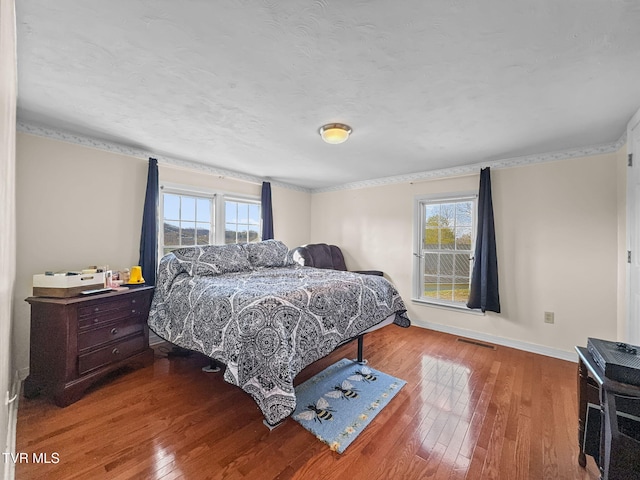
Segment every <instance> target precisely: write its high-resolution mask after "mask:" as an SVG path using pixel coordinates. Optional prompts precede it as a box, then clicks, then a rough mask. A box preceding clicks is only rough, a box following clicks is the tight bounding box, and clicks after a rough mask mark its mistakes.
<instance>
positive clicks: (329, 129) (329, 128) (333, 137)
mask: <svg viewBox="0 0 640 480" xmlns="http://www.w3.org/2000/svg"><path fill="white" fill-rule="evenodd" d="M350 134H351V127H350V126H349V125H345V124H343V123H328V124H327V125H323V126H322V127H320V136H321V137H322V140H324V141H325V142H327V143H331V144H333V145H336V144H338V143H342V142H346V141H347V138H349V135H350Z"/></svg>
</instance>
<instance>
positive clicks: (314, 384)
mask: <svg viewBox="0 0 640 480" xmlns="http://www.w3.org/2000/svg"><path fill="white" fill-rule="evenodd" d="M406 383H407V382H405V381H404V380H400V379H399V378H396V377H392V376H391V375H387V374H386V373H382V372H380V371H378V370H374V369H373V368H370V367H367V366H366V365H361V364H359V363H357V362H355V361H353V360H347V359H346V358H343V359H342V360H340V361H339V362H337V363H334V364H333V365H331V366H330V367H327V368H325V369H324V370H323V371H321V372H320V373H318V374H317V375H315V376H314V377H312V378H310V379H309V380H307V381H306V382H304V383H302V384H301V385H298V386H297V387H296V388H295V390H296V403H297V406H296V409H295V411H294V412H293V415H292V417H293V419H294V420H296V421H297V422H298V423H300V425H302V426H303V427H304V428H306V429H307V430H309V431H310V432H311V433H313V434H314V435H315V436H316V437H317V438H318V439H319V440H321V441H323V442H324V443H326V444H327V445H329V447H330V448H331V450H334V451H336V452H338V453H342V452H344V450H345V449H346V448H347V447H348V446H349V445H350V444H351V442H353V441H354V440H355V439H356V437H357V436H358V435H359V434H360V432H362V431H363V430H364V429H365V428H366V426H367V425H369V423H371V421H372V420H373V419H374V418H375V416H376V415H377V414H378V412H380V411H381V410H382V409H383V408H384V407H385V406H386V405H387V404H388V403H389V402H390V401H391V399H392V398H393V397H395V395H396V394H397V393H398V392H399V391H400V389H401V388H402V387H404V385H405V384H406Z"/></svg>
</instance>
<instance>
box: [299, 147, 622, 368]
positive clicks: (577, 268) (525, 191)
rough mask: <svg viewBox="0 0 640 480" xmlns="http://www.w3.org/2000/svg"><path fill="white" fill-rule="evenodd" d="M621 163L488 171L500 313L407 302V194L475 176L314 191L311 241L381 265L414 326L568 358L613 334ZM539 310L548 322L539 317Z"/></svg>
mask: <svg viewBox="0 0 640 480" xmlns="http://www.w3.org/2000/svg"><path fill="white" fill-rule="evenodd" d="M623 161H624V159H623V155H616V154H610V155H602V156H595V157H588V158H576V159H571V160H563V161H557V162H550V163H542V164H536V165H530V166H523V167H513V168H505V169H499V170H493V171H492V187H493V200H494V212H495V221H496V232H497V234H496V235H497V238H498V240H497V243H498V245H497V248H498V257H499V259H498V262H499V272H500V295H501V304H502V314H500V315H497V314H493V313H487V314H486V315H485V316H479V315H473V314H470V313H466V312H459V311H454V310H450V309H442V308H436V307H431V306H425V305H423V304H418V303H415V302H412V301H411V296H412V295H411V293H412V283H411V282H412V275H411V272H412V267H413V258H414V257H413V256H412V253H413V240H412V235H413V203H414V197H415V196H416V195H421V194H433V193H448V192H461V191H468V190H475V191H477V187H478V182H479V175H471V176H466V177H459V178H450V179H441V180H432V181H422V182H416V183H414V184H396V185H387V186H381V187H372V188H363V189H359V190H346V191H337V192H328V193H319V194H315V195H313V197H312V202H311V218H312V219H313V222H312V228H311V241H312V242H327V243H336V244H338V245H340V246H341V247H342V248H343V251H344V252H345V257H346V261H347V266H348V267H349V268H351V269H374V268H375V269H380V270H383V271H385V273H386V275H387V276H388V278H389V279H390V280H391V281H392V282H394V283H395V284H396V286H397V287H398V289H399V291H400V294H401V295H402V296H403V298H404V299H405V301H406V303H407V307H408V311H409V316H410V318H411V319H412V320H413V321H414V323H415V324H422V325H429V324H432V325H433V326H435V327H436V328H441V329H443V330H445V331H457V332H463V333H464V332H465V331H466V332H468V333H470V334H471V335H472V336H476V337H478V338H482V337H485V338H487V339H491V338H494V339H500V338H502V339H504V340H506V343H507V344H509V343H511V344H513V345H521V346H522V345H525V346H526V345H529V346H532V347H534V348H533V350H534V351H536V346H541V347H542V348H541V349H537V350H539V351H541V352H545V351H549V352H551V353H560V354H562V353H563V352H565V353H566V354H567V356H570V355H571V352H572V351H573V346H574V345H584V344H585V343H586V339H587V337H589V336H592V337H599V338H616V337H617V322H618V310H619V307H620V305H619V297H618V291H619V289H618V282H619V280H620V278H619V275H618V272H619V258H620V257H619V243H618V238H619V237H618V234H619V228H620V225H619V210H620V209H621V208H622V209H623V208H624V204H621V203H620V202H621V197H620V196H619V194H618V192H619V188H620V177H621V174H620V168H622V167H621V166H620V164H621V163H622V162H623ZM621 288H622V290H623V291H624V287H623V286H622V287H621ZM545 311H552V312H555V324H553V325H549V324H545V323H544V322H543V317H544V312H545ZM503 343H504V342H503Z"/></svg>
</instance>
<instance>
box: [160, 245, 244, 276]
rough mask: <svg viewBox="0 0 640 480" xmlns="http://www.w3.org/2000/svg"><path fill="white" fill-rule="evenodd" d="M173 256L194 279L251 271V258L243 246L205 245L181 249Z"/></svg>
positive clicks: (175, 251)
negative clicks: (199, 276)
mask: <svg viewBox="0 0 640 480" xmlns="http://www.w3.org/2000/svg"><path fill="white" fill-rule="evenodd" d="M173 254H174V255H175V256H176V258H177V259H178V260H179V261H180V263H182V265H183V268H184V269H185V271H186V272H187V273H189V275H191V276H192V277H193V276H195V275H201V276H208V275H220V274H223V273H231V272H243V271H249V270H251V269H252V268H251V263H249V257H248V255H247V252H246V250H245V249H244V248H242V245H237V244H235V243H234V244H229V245H203V246H198V247H188V248H180V249H178V250H174V251H173Z"/></svg>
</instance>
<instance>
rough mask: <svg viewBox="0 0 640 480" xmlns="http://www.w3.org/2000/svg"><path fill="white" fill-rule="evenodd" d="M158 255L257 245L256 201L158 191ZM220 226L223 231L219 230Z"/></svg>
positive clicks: (179, 190) (173, 189) (165, 189)
mask: <svg viewBox="0 0 640 480" xmlns="http://www.w3.org/2000/svg"><path fill="white" fill-rule="evenodd" d="M160 217H161V218H162V224H163V226H162V229H161V232H160V239H159V240H160V249H159V251H160V253H161V255H165V254H167V253H168V252H170V251H172V250H175V249H176V248H181V247H187V246H194V245H211V244H223V243H246V242H257V241H260V239H261V238H260V237H261V234H260V230H261V229H260V221H261V216H260V200H259V199H257V198H247V197H239V196H229V195H226V194H223V193H216V192H200V191H190V190H189V189H186V188H178V187H165V186H163V187H162V193H161V200H160ZM222 226H224V228H223V227H222Z"/></svg>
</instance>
